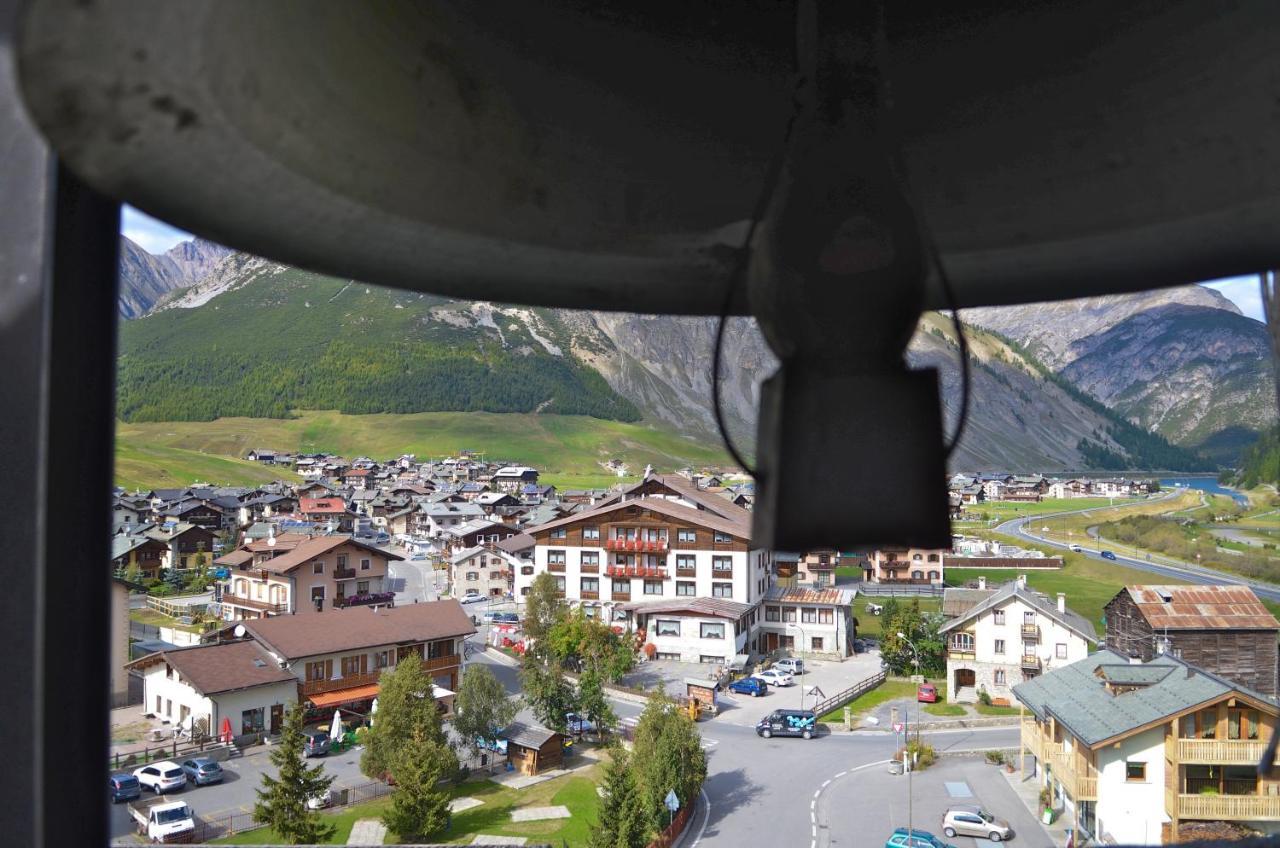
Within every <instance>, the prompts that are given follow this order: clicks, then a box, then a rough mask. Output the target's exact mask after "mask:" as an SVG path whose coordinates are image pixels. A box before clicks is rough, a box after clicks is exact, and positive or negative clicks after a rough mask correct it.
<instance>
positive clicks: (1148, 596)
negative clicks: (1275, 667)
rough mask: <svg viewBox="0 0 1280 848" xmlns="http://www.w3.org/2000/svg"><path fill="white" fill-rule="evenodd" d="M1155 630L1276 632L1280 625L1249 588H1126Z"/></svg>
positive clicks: (1229, 586) (1231, 586) (1232, 586)
mask: <svg viewBox="0 0 1280 848" xmlns="http://www.w3.org/2000/svg"><path fill="white" fill-rule="evenodd" d="M1124 591H1125V592H1128V593H1129V597H1130V598H1132V599H1133V602H1134V603H1135V604H1136V605H1137V607H1138V612H1139V613H1141V614H1142V617H1143V618H1144V619H1146V621H1147V624H1149V625H1151V628H1152V629H1153V630H1214V629H1219V628H1231V629H1236V630H1276V629H1280V621H1276V617H1275V616H1274V615H1272V614H1271V612H1270V611H1269V610H1268V609H1267V608H1266V607H1265V606H1263V605H1262V601H1259V600H1258V596H1257V595H1255V594H1254V593H1253V590H1252V589H1250V588H1249V587H1248V586H1235V585H1224V586H1197V585H1188V586H1126V587H1125V589H1124Z"/></svg>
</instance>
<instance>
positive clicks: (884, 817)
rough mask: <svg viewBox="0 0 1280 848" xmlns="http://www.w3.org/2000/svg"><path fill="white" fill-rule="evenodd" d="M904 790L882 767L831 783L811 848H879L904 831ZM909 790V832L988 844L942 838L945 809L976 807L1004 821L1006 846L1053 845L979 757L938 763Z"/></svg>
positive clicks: (903, 781)
mask: <svg viewBox="0 0 1280 848" xmlns="http://www.w3.org/2000/svg"><path fill="white" fill-rule="evenodd" d="M791 741H793V740H782V741H781V742H779V743H776V744H783V743H785V742H791ZM833 777H834V776H833ZM908 785H909V784H908V778H907V776H906V775H891V774H889V772H888V768H887V766H885V765H884V764H877V765H874V766H870V767H867V768H863V769H861V770H856V771H849V772H847V773H846V774H845V776H843V777H838V778H834V779H833V780H832V782H831V784H830V785H829V786H828V787H827V788H826V789H824V790H822V791H821V794H820V795H819V797H818V798H817V806H816V810H815V814H816V820H817V827H818V840H817V844H818V845H819V846H830V848H840V846H849V848H852V846H855V845H856V846H858V848H866V846H879V845H883V844H884V842H885V840H886V839H887V838H888V837H889V835H890V834H891V833H892V832H893V830H894V828H898V827H906V826H907V815H908V792H907V789H908ZM910 787H911V793H910V797H911V803H910V807H911V819H912V823H913V826H914V827H915V828H916V829H920V830H927V831H929V832H930V833H932V834H933V835H934V836H937V837H938V838H940V839H942V840H943V841H944V842H947V843H949V844H951V845H955V846H957V848H973V846H990V845H992V844H993V843H992V842H990V841H988V840H987V839H975V838H974V837H971V836H960V835H956V836H954V837H947V836H944V835H943V833H942V817H943V816H944V815H945V814H946V812H947V810H948V809H950V808H951V807H955V806H963V805H978V806H981V807H982V808H983V809H985V810H987V811H988V812H989V813H991V814H992V815H994V816H995V817H996V818H1001V819H1005V820H1007V821H1008V822H1009V825H1010V826H1011V827H1012V828H1013V838H1012V840H1011V842H1012V844H1014V845H1019V846H1026V848H1052V846H1053V841H1052V840H1051V839H1050V838H1049V836H1048V834H1047V833H1046V832H1045V830H1044V828H1043V827H1042V826H1041V825H1040V823H1039V822H1038V821H1036V819H1035V818H1034V817H1033V816H1032V815H1031V812H1030V811H1029V810H1028V809H1027V808H1026V806H1025V805H1024V804H1023V803H1022V801H1021V799H1019V798H1018V796H1017V795H1016V794H1015V793H1014V791H1013V789H1012V788H1011V787H1010V785H1009V781H1008V780H1007V779H1006V778H1005V776H1004V775H1003V774H1001V773H1000V772H999V770H998V768H997V767H996V766H992V765H989V764H987V763H986V762H984V761H983V760H982V759H981V758H980V757H976V756H975V757H945V758H942V759H940V760H939V761H938V762H936V763H935V764H934V765H932V766H930V767H929V768H927V769H925V770H923V771H918V772H916V773H915V774H914V775H913V776H912V777H911V781H910Z"/></svg>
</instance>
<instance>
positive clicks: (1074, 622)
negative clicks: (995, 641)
mask: <svg viewBox="0 0 1280 848" xmlns="http://www.w3.org/2000/svg"><path fill="white" fill-rule="evenodd" d="M1015 597H1016V598H1018V599H1019V600H1021V601H1022V602H1023V603H1024V604H1026V605H1028V606H1030V607H1033V608H1034V609H1035V610H1036V612H1037V613H1038V614H1040V615H1043V616H1046V617H1048V618H1050V619H1052V620H1053V621H1056V622H1058V623H1059V624H1061V625H1062V626H1063V627H1065V628H1067V629H1068V630H1070V631H1072V632H1073V633H1076V634H1077V635H1079V636H1081V637H1083V638H1084V639H1085V640H1086V641H1088V642H1090V643H1092V644H1095V645H1096V644H1097V643H1098V631H1097V630H1095V629H1094V627H1093V622H1092V621H1090V620H1089V619H1087V618H1085V617H1084V616H1082V615H1080V613H1078V612H1075V611H1074V610H1072V609H1071V608H1070V607H1068V608H1067V610H1066V612H1059V611H1058V605H1057V604H1055V603H1054V602H1052V601H1050V600H1049V599H1048V598H1046V597H1044V596H1043V595H1041V594H1039V593H1038V592H1033V591H1032V590H1030V589H1028V588H1027V587H1025V586H1022V585H1020V584H1019V582H1018V581H1017V580H1011V581H1009V582H1008V583H1006V584H1004V585H1003V586H1001V587H1000V588H999V589H998V590H996V592H995V593H993V594H992V595H991V597H989V598H987V599H986V600H984V601H981V602H979V603H978V604H977V605H976V606H974V607H973V608H972V609H970V610H969V611H968V612H966V613H963V614H961V615H960V616H959V617H958V618H953V619H952V620H951V621H948V622H947V623H946V624H944V625H942V627H940V628H938V632H939V633H946V632H947V631H949V630H954V629H956V628H957V627H961V626H963V625H965V624H967V623H968V622H970V621H972V620H973V619H975V618H977V617H978V616H980V615H982V614H984V613H986V612H987V611H988V610H992V609H995V608H996V607H999V606H1001V605H1003V604H1004V603H1005V602H1006V601H1009V600H1011V599H1013V598H1015Z"/></svg>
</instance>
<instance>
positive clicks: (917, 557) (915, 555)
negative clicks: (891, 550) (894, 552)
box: [911, 554, 924, 562]
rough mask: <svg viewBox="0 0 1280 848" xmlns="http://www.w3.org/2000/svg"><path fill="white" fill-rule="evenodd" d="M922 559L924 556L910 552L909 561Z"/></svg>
mask: <svg viewBox="0 0 1280 848" xmlns="http://www.w3.org/2000/svg"><path fill="white" fill-rule="evenodd" d="M922 559H924V557H922V556H921V555H920V554H912V555H911V561H912V562H919V561H920V560H922Z"/></svg>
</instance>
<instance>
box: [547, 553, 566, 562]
mask: <svg viewBox="0 0 1280 848" xmlns="http://www.w3.org/2000/svg"><path fill="white" fill-rule="evenodd" d="M564 563H565V555H564V551H547V565H564Z"/></svg>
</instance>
